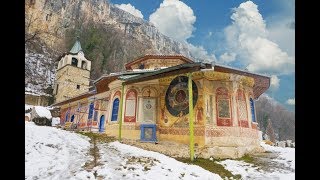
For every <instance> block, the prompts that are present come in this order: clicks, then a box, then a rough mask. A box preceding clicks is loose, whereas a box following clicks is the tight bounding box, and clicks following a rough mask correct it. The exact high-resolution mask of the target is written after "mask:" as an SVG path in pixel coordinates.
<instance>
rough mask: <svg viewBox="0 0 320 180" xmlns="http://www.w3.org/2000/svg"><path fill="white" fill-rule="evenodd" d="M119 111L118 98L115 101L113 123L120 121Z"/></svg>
mask: <svg viewBox="0 0 320 180" xmlns="http://www.w3.org/2000/svg"><path fill="white" fill-rule="evenodd" d="M118 111H119V98H116V99H115V100H114V101H113V106H112V114H111V121H117V120H118Z"/></svg>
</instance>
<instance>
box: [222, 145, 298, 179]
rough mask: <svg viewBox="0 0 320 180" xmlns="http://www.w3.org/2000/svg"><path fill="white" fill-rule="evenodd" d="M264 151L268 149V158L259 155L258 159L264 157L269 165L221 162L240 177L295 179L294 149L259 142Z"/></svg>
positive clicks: (230, 161) (234, 161)
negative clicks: (264, 166) (259, 165)
mask: <svg viewBox="0 0 320 180" xmlns="http://www.w3.org/2000/svg"><path fill="white" fill-rule="evenodd" d="M261 146H263V147H264V148H265V149H266V151H269V152H270V154H271V156H270V157H269V158H267V159H266V158H265V157H263V158H262V157H261V158H259V160H260V161H262V160H263V159H265V160H266V161H268V163H269V164H271V165H269V166H270V167H268V168H267V170H266V169H265V168H261V167H258V166H254V165H253V164H250V163H246V162H243V161H236V160H224V161H220V162H219V163H220V164H222V165H223V166H224V167H225V168H226V169H227V170H229V171H230V172H231V173H232V174H240V175H241V177H242V179H275V180H293V179H295V149H294V148H282V147H274V146H270V145H267V144H265V143H264V142H261ZM272 156H273V157H272Z"/></svg>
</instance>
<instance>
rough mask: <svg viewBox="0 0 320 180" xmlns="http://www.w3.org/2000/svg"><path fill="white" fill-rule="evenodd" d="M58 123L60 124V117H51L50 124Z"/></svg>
mask: <svg viewBox="0 0 320 180" xmlns="http://www.w3.org/2000/svg"><path fill="white" fill-rule="evenodd" d="M58 124H60V118H59V117H53V118H52V122H51V125H52V126H56V125H58Z"/></svg>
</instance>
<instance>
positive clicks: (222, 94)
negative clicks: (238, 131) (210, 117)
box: [216, 87, 232, 126]
mask: <svg viewBox="0 0 320 180" xmlns="http://www.w3.org/2000/svg"><path fill="white" fill-rule="evenodd" d="M230 104H231V99H230V95H229V92H228V89H226V88H223V87H220V88H218V89H217V90H216V107H217V125H218V126H232V118H231V109H230Z"/></svg>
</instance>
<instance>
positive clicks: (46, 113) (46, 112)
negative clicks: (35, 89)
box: [34, 106, 52, 119]
mask: <svg viewBox="0 0 320 180" xmlns="http://www.w3.org/2000/svg"><path fill="white" fill-rule="evenodd" d="M34 108H35V111H36V113H37V114H38V115H39V117H45V118H47V119H51V118H52V116H51V112H50V111H49V110H48V109H47V108H45V107H43V106H34Z"/></svg>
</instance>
